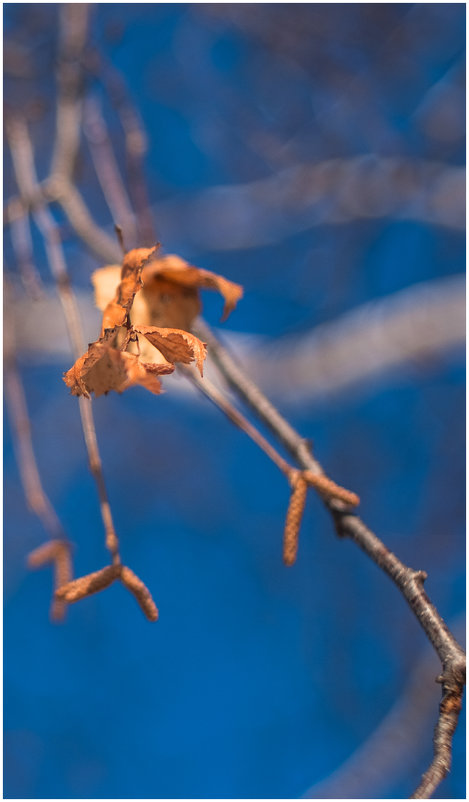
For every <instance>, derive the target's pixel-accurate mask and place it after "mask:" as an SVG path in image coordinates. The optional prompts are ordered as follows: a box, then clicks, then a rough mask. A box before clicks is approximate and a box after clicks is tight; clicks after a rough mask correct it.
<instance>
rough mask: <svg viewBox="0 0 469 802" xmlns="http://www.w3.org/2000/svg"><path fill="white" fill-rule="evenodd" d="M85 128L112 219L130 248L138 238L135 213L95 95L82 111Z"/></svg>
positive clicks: (89, 99)
mask: <svg viewBox="0 0 469 802" xmlns="http://www.w3.org/2000/svg"><path fill="white" fill-rule="evenodd" d="M83 122H84V131H85V135H86V138H87V140H88V144H89V147H90V153H91V158H92V159H93V164H94V168H95V170H96V175H97V176H98V180H99V183H100V184H101V189H102V190H103V194H104V197H105V199H106V203H107V205H108V207H109V209H110V211H111V214H112V217H113V220H114V221H115V223H118V224H119V226H120V227H121V229H122V231H123V234H124V238H125V242H126V243H127V246H128V249H130V243H132V247H135V246H136V245H137V242H136V225H135V215H134V213H133V211H132V208H131V205H130V201H129V198H128V195H127V192H126V190H125V187H124V184H123V183H122V178H121V176H120V172H119V168H118V166H117V162H116V159H115V156H114V151H113V149H112V145H111V140H110V138H109V134H108V130H107V128H106V124H105V122H104V118H103V115H102V113H101V109H100V107H99V104H98V101H97V100H96V98H87V99H86V100H85V104H84V113H83Z"/></svg>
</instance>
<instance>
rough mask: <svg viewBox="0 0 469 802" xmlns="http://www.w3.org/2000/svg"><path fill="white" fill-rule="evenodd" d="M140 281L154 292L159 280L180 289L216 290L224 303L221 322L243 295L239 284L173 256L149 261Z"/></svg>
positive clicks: (169, 255)
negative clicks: (152, 287) (152, 288)
mask: <svg viewBox="0 0 469 802" xmlns="http://www.w3.org/2000/svg"><path fill="white" fill-rule="evenodd" d="M142 280H143V283H144V285H145V286H146V287H147V288H149V287H151V286H152V284H153V286H154V288H155V289H154V291H155V290H157V289H158V284H157V283H156V282H158V281H159V280H163V281H168V282H172V283H173V284H177V285H178V286H179V287H181V289H182V288H186V289H207V290H217V291H218V292H219V293H220V294H221V295H222V296H223V299H224V301H225V306H224V309H223V317H222V320H226V318H227V317H228V315H229V314H230V312H232V311H233V309H234V308H235V306H236V304H237V303H238V301H239V299H240V298H241V297H242V295H243V288H242V287H241V286H240V285H239V284H235V283H234V282H233V281H228V279H226V278H223V276H219V275H217V273H212V272H211V271H210V270H203V269H202V268H200V267H194V266H193V265H190V264H188V262H186V261H185V260H184V259H181V257H180V256H176V255H175V254H168V255H167V256H160V257H159V258H156V259H152V260H151V261H149V262H148V264H146V265H145V267H144V269H143V271H142Z"/></svg>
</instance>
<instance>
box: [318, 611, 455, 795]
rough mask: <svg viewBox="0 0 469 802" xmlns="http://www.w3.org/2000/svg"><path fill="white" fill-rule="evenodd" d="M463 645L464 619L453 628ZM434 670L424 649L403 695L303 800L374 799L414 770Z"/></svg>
mask: <svg viewBox="0 0 469 802" xmlns="http://www.w3.org/2000/svg"><path fill="white" fill-rule="evenodd" d="M452 629H453V631H454V632H455V633H456V637H458V638H459V639H460V640H461V641H462V642H463V641H464V630H465V625H464V621H462V620H458V621H457V622H456V623H455V625H454V626H453V627H452ZM436 670H437V662H436V660H435V656H434V655H433V654H432V653H431V652H430V651H429V649H428V648H426V649H425V651H424V654H423V655H422V657H421V659H420V661H419V662H418V663H417V665H416V667H415V669H414V671H413V672H412V675H411V676H410V678H409V681H408V682H407V683H406V686H405V687H404V689H403V692H402V695H401V697H400V698H399V699H398V700H397V701H396V703H395V704H394V705H393V707H392V708H391V710H390V711H389V713H388V714H387V715H386V716H385V717H384V718H383V720H382V721H381V723H380V724H379V726H378V727H377V728H376V730H374V732H372V734H371V735H370V737H369V738H368V739H367V740H366V741H364V742H363V743H362V744H361V746H360V747H359V749H357V751H356V752H354V753H353V754H352V755H351V756H350V757H349V758H348V759H347V760H346V761H345V763H343V764H342V765H341V766H339V768H338V769H337V770H336V771H334V772H333V773H332V774H330V775H329V776H328V777H326V778H325V779H324V780H322V781H321V782H318V783H315V785H312V786H311V788H309V789H308V791H307V792H306V793H305V794H304V796H303V798H304V799H360V798H369V797H370V796H376V797H378V796H379V795H380V794H381V793H382V792H383V791H384V789H385V788H386V787H387V786H388V785H389V781H390V778H393V780H394V781H395V782H397V781H399V778H400V777H402V776H404V773H405V772H406V770H407V769H409V768H410V769H412V770H415V765H416V764H417V763H418V762H419V760H421V758H422V754H423V752H424V751H425V750H426V749H427V748H428V745H427V744H426V740H425V735H426V732H427V731H428V728H429V727H430V726H431V721H432V717H433V715H434V692H433V691H434V689H433V682H432V680H433V679H434V677H435V672H436Z"/></svg>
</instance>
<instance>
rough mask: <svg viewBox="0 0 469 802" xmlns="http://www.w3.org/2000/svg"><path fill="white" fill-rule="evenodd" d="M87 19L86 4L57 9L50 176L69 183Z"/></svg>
mask: <svg viewBox="0 0 469 802" xmlns="http://www.w3.org/2000/svg"><path fill="white" fill-rule="evenodd" d="M88 18H89V5H88V3H64V4H63V5H62V6H61V8H60V26H59V32H60V41H59V63H58V70H57V81H58V88H59V92H58V97H57V118H56V138H55V142H54V152H53V157H52V167H51V173H52V175H53V176H54V177H55V178H57V179H59V178H60V179H61V180H66V181H71V180H72V177H73V171H74V167H75V161H76V156H77V153H78V148H79V146H80V122H81V92H82V82H83V70H82V67H81V64H80V61H81V59H82V57H83V52H84V49H85V46H86V39H87V30H88Z"/></svg>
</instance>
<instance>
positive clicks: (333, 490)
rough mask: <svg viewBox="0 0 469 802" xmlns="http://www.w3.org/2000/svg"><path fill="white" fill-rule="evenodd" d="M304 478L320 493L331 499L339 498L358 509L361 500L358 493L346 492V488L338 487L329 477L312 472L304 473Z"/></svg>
mask: <svg viewBox="0 0 469 802" xmlns="http://www.w3.org/2000/svg"><path fill="white" fill-rule="evenodd" d="M303 476H304V478H305V479H306V481H307V482H308V484H309V485H312V486H313V487H315V488H316V490H319V492H320V493H324V495H326V496H329V497H330V498H337V499H340V501H343V502H344V503H345V504H349V505H350V506H351V507H357V506H358V505H359V504H360V498H359V496H357V494H356V493H352V491H351V490H346V489H345V487H341V486H340V485H337V484H336V483H335V482H333V481H332V479H329V477H328V476H322V475H320V474H315V473H313V472H312V471H303Z"/></svg>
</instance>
